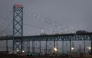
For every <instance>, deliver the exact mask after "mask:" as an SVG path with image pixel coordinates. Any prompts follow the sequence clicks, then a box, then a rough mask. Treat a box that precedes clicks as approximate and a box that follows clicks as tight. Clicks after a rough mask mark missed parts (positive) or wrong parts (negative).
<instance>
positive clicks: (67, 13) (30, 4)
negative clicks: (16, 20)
mask: <svg viewBox="0 0 92 58" xmlns="http://www.w3.org/2000/svg"><path fill="white" fill-rule="evenodd" d="M14 4H21V5H23V7H24V8H27V9H30V10H31V11H34V12H36V13H38V14H41V15H42V16H44V17H46V18H49V19H51V20H54V21H57V22H58V23H60V24H63V25H66V26H68V27H73V28H75V29H76V30H78V29H81V30H88V31H90V32H91V31H92V27H91V25H92V23H91V22H92V0H0V16H2V17H5V16H6V15H7V13H8V12H9V11H10V9H12V7H13V5H14ZM12 13H13V12H11V14H10V15H9V17H8V19H11V20H12V18H13V15H12ZM38 17H40V16H38ZM23 18H24V19H23V20H24V23H26V24H29V25H32V26H37V27H41V28H44V29H45V32H46V33H49V34H51V33H52V32H51V31H48V30H47V29H53V30H55V31H59V32H64V31H63V30H62V29H59V28H57V27H54V26H52V25H50V24H48V23H46V22H43V21H41V20H40V19H37V18H35V17H33V16H31V15H29V14H27V13H26V12H24V17H23ZM40 18H42V17H40ZM43 19H44V20H46V19H45V18H43ZM2 21H3V18H0V23H1V22H2ZM46 21H48V20H46ZM9 22H10V21H9V20H7V19H6V21H5V22H4V23H3V25H1V26H0V29H1V30H0V32H1V31H2V30H3V29H4V28H5V27H6V26H7V25H8V24H9ZM48 22H50V21H48ZM50 23H51V24H54V23H53V22H50ZM58 26H60V27H61V28H63V29H66V28H65V27H63V26H62V25H58ZM23 29H24V31H25V33H24V35H28V32H30V34H31V35H34V34H36V33H35V32H34V31H36V30H38V31H37V34H40V33H41V30H42V29H38V28H33V27H31V26H30V27H29V26H26V25H24V28H23ZM67 30H68V31H70V32H73V30H70V29H68V28H67ZM55 33H56V32H55ZM2 34H6V35H7V34H9V35H11V34H12V24H11V25H10V26H9V27H8V28H7V29H6V30H5V31H4V32H3V33H1V34H0V35H2Z"/></svg>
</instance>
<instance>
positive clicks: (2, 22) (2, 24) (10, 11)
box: [0, 9, 12, 26]
mask: <svg viewBox="0 0 92 58" xmlns="http://www.w3.org/2000/svg"><path fill="white" fill-rule="evenodd" d="M11 11H12V9H10V11H9V13H8V14H7V16H6V17H4V20H3V21H2V22H1V23H0V26H1V25H3V23H4V22H5V20H6V19H7V18H8V16H9V15H10V13H11Z"/></svg>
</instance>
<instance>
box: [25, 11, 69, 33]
mask: <svg viewBox="0 0 92 58" xmlns="http://www.w3.org/2000/svg"><path fill="white" fill-rule="evenodd" d="M26 13H28V14H30V15H31V16H33V17H36V18H38V19H40V20H42V21H44V22H46V23H48V24H50V25H53V26H55V27H58V28H59V29H62V30H64V31H66V29H63V28H61V27H60V26H57V25H54V24H52V23H50V22H48V21H45V20H43V19H41V18H40V17H37V16H35V15H33V14H31V13H29V12H27V11H26ZM68 32H70V31H68Z"/></svg>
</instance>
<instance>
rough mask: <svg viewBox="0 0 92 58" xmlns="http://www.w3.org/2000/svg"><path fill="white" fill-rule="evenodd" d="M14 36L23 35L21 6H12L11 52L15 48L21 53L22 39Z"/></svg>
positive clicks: (14, 50)
mask: <svg viewBox="0 0 92 58" xmlns="http://www.w3.org/2000/svg"><path fill="white" fill-rule="evenodd" d="M14 36H23V6H22V5H19V4H14V6H13V52H16V51H17V50H18V51H20V52H21V53H22V50H23V39H15V38H14Z"/></svg>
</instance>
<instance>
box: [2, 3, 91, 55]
mask: <svg viewBox="0 0 92 58" xmlns="http://www.w3.org/2000/svg"><path fill="white" fill-rule="evenodd" d="M23 9H25V10H28V11H29V12H28V11H25V10H23ZM12 10H13V20H10V19H8V20H10V21H11V22H13V34H12V35H11V36H0V40H1V41H2V40H13V45H12V47H13V48H12V50H13V52H14V53H15V52H16V51H17V50H19V51H20V52H21V53H22V51H23V50H25V53H26V54H29V53H30V48H32V53H42V44H43V43H42V42H43V41H44V44H45V53H46V54H48V53H49V52H48V49H49V47H48V45H50V43H49V42H53V47H56V46H57V45H56V42H57V41H60V42H62V45H61V46H62V49H61V51H62V53H64V52H65V51H66V50H67V49H68V50H69V52H71V47H72V45H71V44H72V41H91V48H92V32H88V33H80V34H76V33H71V32H70V31H68V30H66V29H63V28H61V27H60V26H57V25H55V24H52V23H50V22H48V21H45V20H44V19H41V18H40V17H38V16H36V15H39V16H41V17H43V18H45V19H47V20H49V21H52V22H54V23H58V22H55V21H53V20H50V19H48V18H46V17H44V16H42V15H40V14H37V13H36V12H33V11H30V10H29V9H26V8H23V5H19V4H14V6H13V9H12ZM12 10H11V11H12ZM11 11H10V12H11ZM23 11H25V12H26V13H28V14H30V15H31V16H33V17H35V18H37V19H40V20H42V21H44V22H46V23H48V24H50V25H52V26H55V27H58V28H59V29H62V30H65V31H67V32H68V33H65V34H50V35H49V34H46V35H33V36H23V25H28V24H24V23H23ZM10 12H9V13H8V15H9V14H10ZM30 12H32V13H34V14H36V15H33V14H32V13H30ZM8 15H7V16H6V17H5V18H4V21H5V20H6V19H7V17H8ZM2 18H3V17H2ZM4 21H3V22H2V23H1V24H0V26H1V25H2V24H3V23H4ZM11 22H10V23H9V24H8V25H7V27H5V29H4V30H3V31H2V32H1V33H3V32H4V31H5V30H6V29H7V28H8V26H9V25H10V24H11ZM60 25H62V24H60ZM28 26H31V25H28ZM63 26H64V27H66V28H70V27H67V26H65V25H63ZM32 27H34V26H32ZM36 28H39V27H36ZM40 29H44V28H40ZM71 29H72V30H74V31H76V30H75V29H74V28H71ZM47 30H49V29H47ZM30 42H31V43H32V47H30ZM65 47H68V48H67V49H65ZM36 48H38V49H36ZM57 49H58V48H57ZM36 50H37V51H36ZM91 53H92V49H91Z"/></svg>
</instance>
